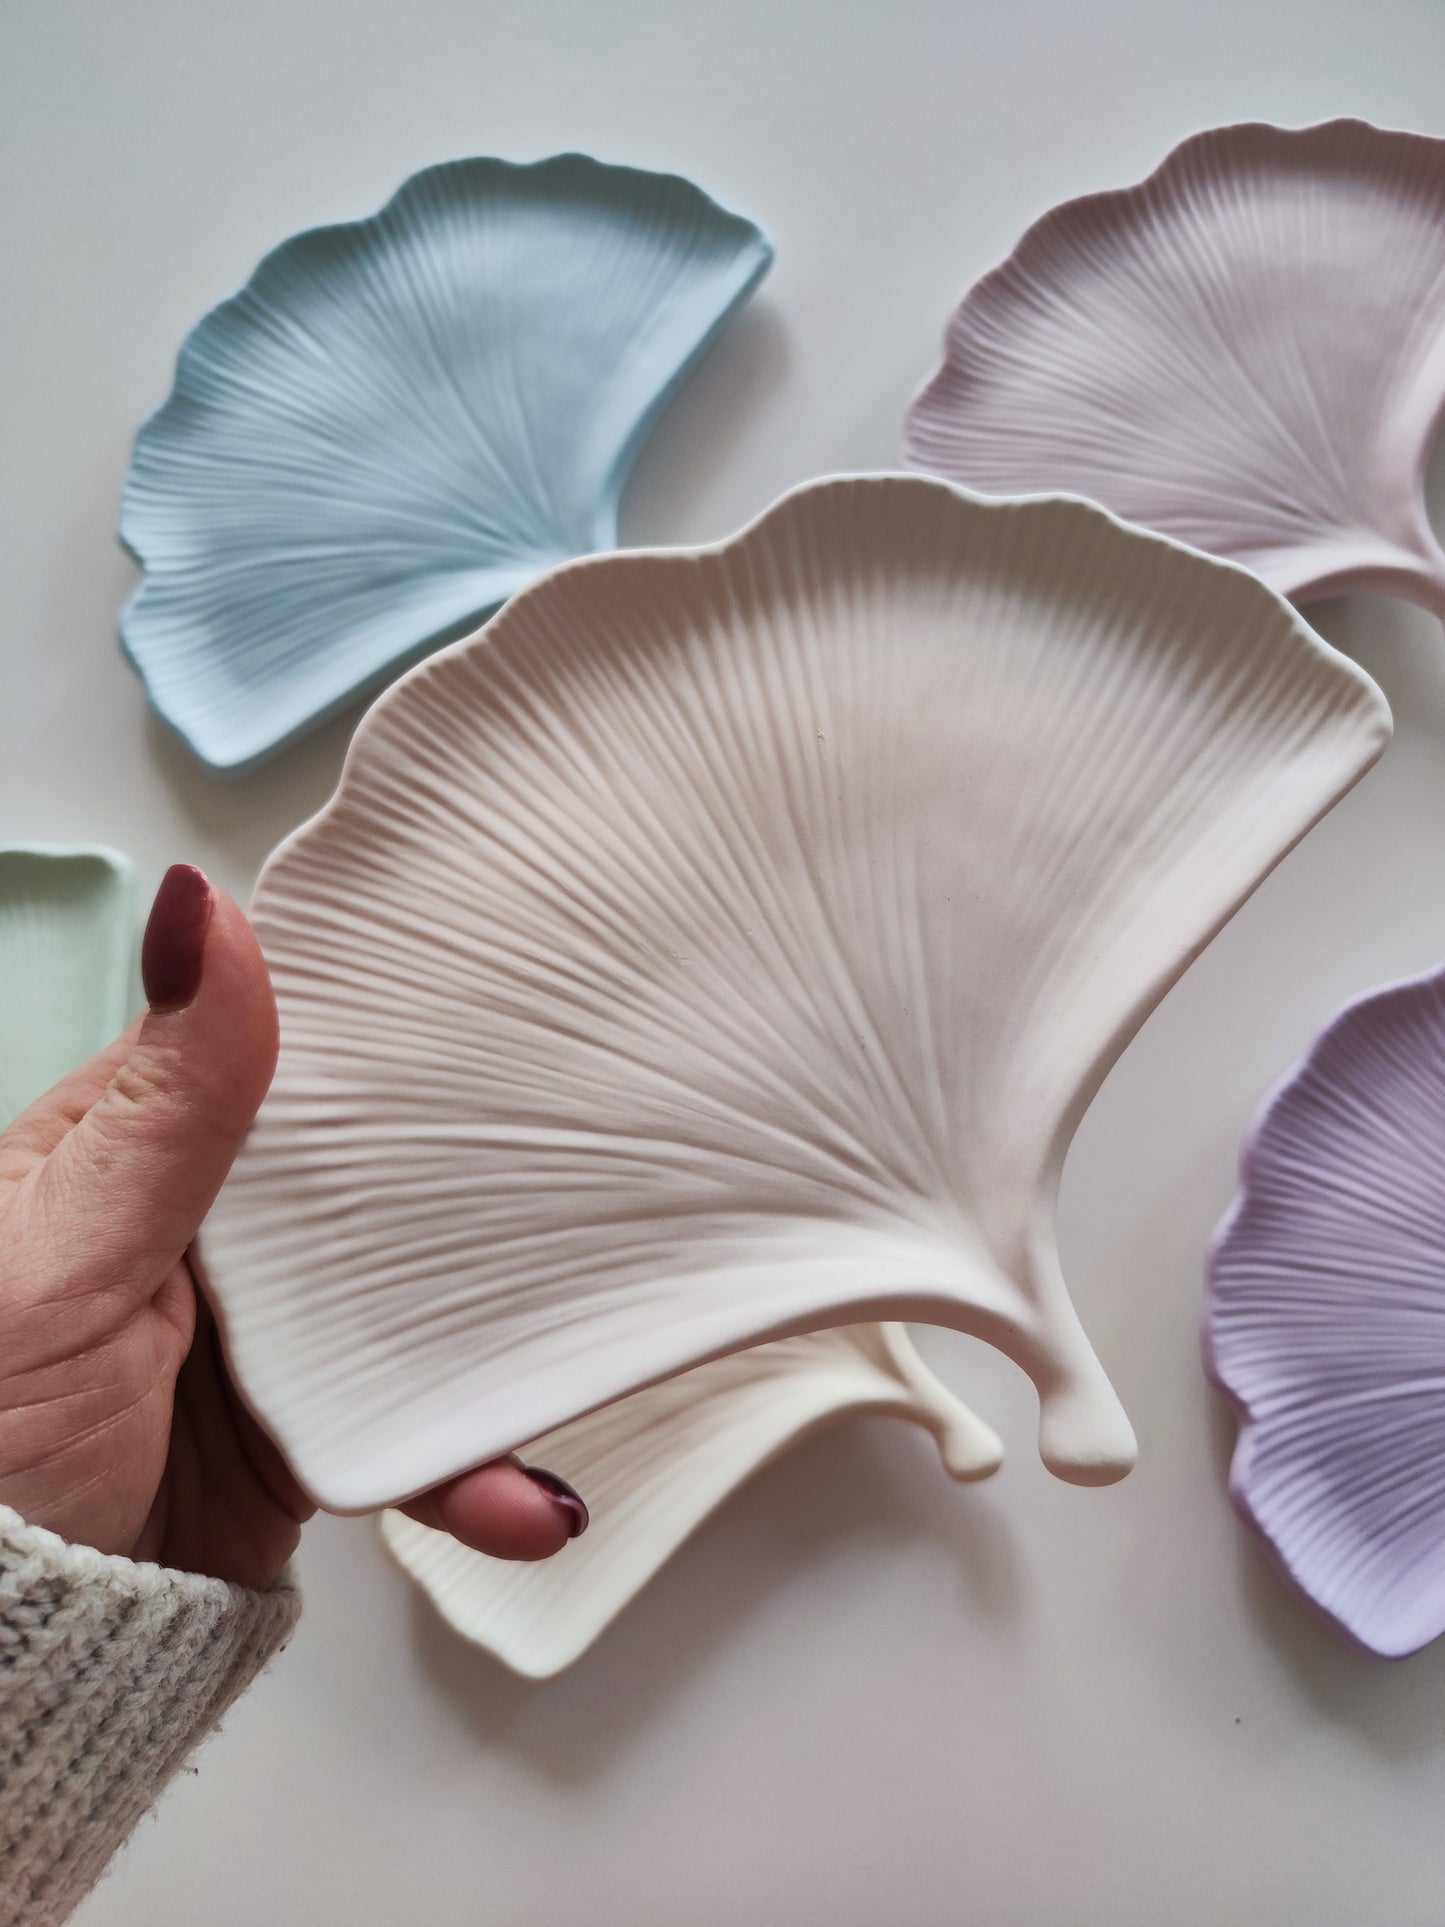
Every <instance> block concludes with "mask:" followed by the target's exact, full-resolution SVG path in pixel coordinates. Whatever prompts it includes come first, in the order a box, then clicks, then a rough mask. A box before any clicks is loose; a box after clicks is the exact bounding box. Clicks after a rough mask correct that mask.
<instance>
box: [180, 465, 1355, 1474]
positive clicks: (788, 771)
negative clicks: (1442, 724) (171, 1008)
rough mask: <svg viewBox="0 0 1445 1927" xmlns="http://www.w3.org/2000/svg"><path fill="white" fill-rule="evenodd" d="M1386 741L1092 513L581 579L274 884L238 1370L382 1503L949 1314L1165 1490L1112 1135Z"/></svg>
mask: <svg viewBox="0 0 1445 1927" xmlns="http://www.w3.org/2000/svg"><path fill="white" fill-rule="evenodd" d="M1389 727H1390V722H1389V712H1388V710H1387V708H1386V705H1385V702H1384V699H1383V698H1382V697H1381V695H1380V693H1379V691H1378V690H1377V689H1376V688H1375V686H1374V684H1373V683H1372V682H1371V681H1370V680H1369V678H1368V677H1366V676H1365V675H1363V674H1362V673H1361V672H1360V671H1358V670H1357V669H1355V668H1354V667H1353V666H1352V665H1351V664H1349V663H1348V662H1346V661H1345V660H1344V658H1343V657H1341V656H1339V655H1338V654H1337V653H1336V652H1335V651H1334V650H1332V649H1330V648H1329V647H1328V646H1327V645H1326V644H1324V643H1323V642H1321V640H1320V639H1319V638H1318V637H1317V636H1316V635H1314V633H1313V632H1312V631H1311V630H1310V629H1308V628H1307V627H1306V626H1305V625H1304V623H1303V622H1302V621H1301V620H1300V619H1299V618H1298V617H1297V616H1296V615H1295V614H1294V612H1293V611H1292V610H1291V609H1290V608H1289V607H1288V606H1287V605H1286V604H1285V603H1283V602H1281V601H1280V600H1279V599H1278V598H1277V597H1276V596H1274V595H1273V594H1272V593H1271V592H1270V591H1269V590H1268V589H1266V588H1265V587H1264V586H1263V585H1262V584H1261V583H1259V582H1258V581H1256V580H1255V579H1254V578H1253V577H1252V576H1249V575H1247V574H1246V573H1245V572H1244V571H1242V570H1238V569H1235V568H1232V567H1230V566H1229V565H1227V564H1224V563H1221V562H1217V561H1215V560H1213V559H1211V558H1208V557H1204V556H1200V555H1197V554H1194V553H1192V552H1190V551H1186V550H1182V549H1180V548H1178V547H1176V546H1175V545H1173V544H1171V543H1168V542H1165V541H1163V540H1162V539H1161V538H1159V537H1156V536H1150V535H1146V534H1143V533H1141V532H1140V531H1138V530H1132V529H1128V528H1125V527H1123V526H1122V525H1120V524H1119V523H1117V522H1115V521H1114V520H1113V518H1112V517H1110V516H1108V515H1106V514H1105V513H1104V512H1103V511H1102V510H1099V509H1097V508H1094V507H1093V506H1092V505H1090V504H1087V503H1083V502H1079V501H1073V500H1061V499H1054V500H1036V501H1029V502H1020V503H1008V504H998V503H990V502H985V501H982V500H980V499H978V498H975V497H970V496H968V495H966V494H964V493H963V492H961V491H958V490H955V489H953V488H951V487H950V486H949V485H947V484H946V483H943V482H937V481H931V480H929V479H927V478H925V477H922V476H872V477H860V478H854V479H841V480H834V481H829V482H821V483H815V484H812V485H810V486H808V487H805V488H801V489H799V490H797V491H795V492H794V493H793V494H792V495H790V496H787V497H785V498H784V499H783V501H782V502H780V503H779V504H777V505H776V506H774V507H773V508H772V509H770V510H769V511H768V512H767V513H766V514H765V515H764V516H763V517H762V518H761V519H760V520H759V521H757V522H756V523H754V524H753V525H752V526H751V527H750V528H748V529H747V530H745V531H744V532H743V533H742V534H741V535H740V536H738V537H736V538H735V539H734V540H733V541H731V542H727V543H724V544H722V545H721V546H719V547H717V548H713V549H703V550H698V551H694V552H691V553H685V552H672V553H657V554H629V555H617V556H610V557H597V558H593V559H591V560H588V561H585V562H581V563H576V564H573V565H572V566H570V567H567V568H563V569H560V570H558V571H556V572H555V573H553V574H552V575H551V576H549V577H548V578H546V580H544V581H542V582H540V583H538V584H536V585H534V586H533V587H532V588H531V589H529V590H528V591H527V592H526V593H525V594H524V595H522V596H518V597H514V598H513V600H512V601H511V602H510V603H509V604H508V605H507V607H506V608H505V609H504V610H503V611H502V612H501V613H500V614H499V615H498V616H497V617H496V619H495V620H494V621H493V622H492V623H491V624H490V625H489V626H488V628H487V629H486V630H485V631H483V632H482V633H481V634H480V635H478V636H474V637H472V638H470V639H468V640H467V641H465V642H463V643H460V644H458V645H456V646H454V647H453V648H451V649H449V650H447V651H445V652H443V653H442V654H440V655H438V656H436V657H434V658H432V659H431V660H430V661H429V662H428V663H425V664H422V665H421V666H420V667H419V668H417V669H416V670H414V671H412V673H411V674H410V675H409V676H408V677H407V678H406V679H405V680H404V681H403V682H402V683H400V684H399V685H398V686H397V687H396V689H395V690H393V691H391V692H389V694H388V695H387V696H385V697H383V698H382V700H381V701H380V702H379V703H378V704H377V705H376V706H375V707H374V708H373V709H372V711H371V713H370V715H369V716H368V717H367V718H366V719H365V721H364V722H363V724H362V726H361V728H360V730H359V732H358V734H357V736H356V738H355V740H354V742H353V744H352V748H351V753H350V755H349V757H348V759H347V763H346V767H345V770H344V772H343V776H342V782H341V787H340V789H339V791H338V793H337V795H336V797H335V799H334V800H333V802H332V803H331V805H330V806H329V807H328V808H327V809H326V810H324V811H323V812H322V813H321V815H320V816H319V817H317V818H316V819H315V820H314V821H313V822H311V823H310V824H309V825H306V826H304V827H303V828H302V829H301V830H300V831H298V832H297V833H296V834H295V835H294V836H293V837H292V838H291V839H289V840H288V842H286V843H285V844H283V845H282V847H281V849H280V850H279V852H278V853H277V854H276V855H275V856H274V857H273V858H272V859H271V861H270V862H269V863H268V864H267V866H266V868H265V870H264V872H263V874H262V878H261V881H260V884H259V886H258V888H257V893H256V898H255V903H254V914H255V919H256V924H257V928H258V930H259V932H260V936H261V941H262V943H263V945H264V947H265V950H266V954H267V957H268V960H269V962H270V965H271V970H272V974H273V977H274V980H275V983H276V988H277V994H278V998H279V1001H280V1008H281V1030H282V1037H283V1045H282V1054H281V1063H280V1068H279V1071H278V1074H277V1078H276V1082H275V1084H274V1086H273V1088H272V1092H271V1096H270V1098H269V1099H268V1101H267V1103H266V1105H265V1107H264V1108H263V1110H262V1113H261V1117H260V1120H259V1122H258V1125H257V1127H256V1129H255V1130H254V1131H253V1132H252V1134H251V1137H250V1139H249V1141H248V1143H247V1145H246V1148H245V1150H244V1151H243V1153H242V1155H241V1158H240V1159H239V1161H238V1163H237V1165H236V1167H235V1170H234V1172H233V1174H232V1177H231V1180H230V1181H229V1183H228V1184H227V1186H226V1188H225V1189H224V1191H223V1192H222V1194H221V1198H220V1200H219V1202H218V1204H217V1207H216V1210H215V1212H214V1213H213V1214H212V1218H211V1221H210V1225H209V1228H208V1231H207V1234H206V1252H207V1256H208V1259H209V1263H210V1266H211V1275H212V1278H213V1280H214V1284H215V1287H216V1291H217V1294H218V1297H219V1304H220V1309H221V1312H222V1315H223V1320H224V1325H225V1329H226V1331H227V1334H228V1338H229V1344H230V1348H231V1355H232V1360H233V1364H234V1367H235V1371H236V1374H237V1377H238V1380H239V1383H240V1384H241V1385H242V1386H243V1387H244V1389H245V1391H246V1393H247V1395H248V1396H249V1398H250V1399H251V1401H252V1403H253V1404H254V1406H255V1408H256V1410H257V1411H258V1412H259V1413H260V1414H261V1415H262V1417H263V1418H264V1420H265V1421H266V1423H267V1424H268V1425H269V1426H270V1427H271V1428H272V1430H273V1432H274V1433H275V1435H276V1436H277V1438H278V1439H279V1440H280V1442H281V1443H282V1445H283V1446H284V1448H285V1450H286V1452H287V1453H288V1455H289V1457H290V1459H291V1461H292V1463H293V1465H294V1466H295V1468H296V1470H297V1472H298V1474H299V1475H300V1477H301V1478H302V1480H303V1481H304V1483H305V1484H306V1485H307V1486H308V1487H309V1488H310V1489H311V1491H312V1492H313V1493H314V1494H315V1495H316V1496H317V1498H318V1499H319V1500H320V1501H321V1502H322V1503H324V1504H325V1505H327V1506H329V1507H332V1508H333V1509H336V1510H361V1509H365V1508H368V1507H371V1506H374V1505H377V1504H380V1503H383V1502H387V1501H391V1500H395V1499H397V1498H400V1497H403V1496H405V1495H406V1494H408V1493H410V1492H414V1491H416V1490H419V1489H421V1488H423V1487H425V1486H427V1485H429V1484H431V1483H432V1482H433V1481H434V1480H436V1479H439V1478H442V1477H444V1476H446V1475H447V1474H449V1473H452V1472H455V1471H457V1470H458V1469H459V1468H461V1467H463V1466H465V1465H466V1464H468V1463H470V1462H472V1461H475V1460H481V1459H485V1458H489V1457H491V1456H492V1455H493V1454H494V1453H496V1452H499V1451H503V1450H506V1449H508V1448H511V1447H514V1446H516V1445H517V1444H518V1443H519V1442H520V1441H523V1440H527V1439H532V1438H536V1437H537V1436H538V1435H539V1434H541V1433H543V1432H547V1431H551V1430H553V1429H554V1428H555V1427H557V1426H559V1425H562V1424H564V1423H565V1422H566V1421H568V1420H570V1419H573V1418H576V1417H578V1416H580V1415H581V1414H582V1413H584V1412H586V1411H589V1410H591V1409H592V1408H594V1407H595V1406H598V1405H600V1404H603V1403H605V1402H607V1401H610V1400H613V1399H616V1398H619V1397H621V1396H622V1395H623V1394H624V1393H626V1392H629V1391H631V1390H634V1389H636V1388H639V1387H641V1386H643V1385H646V1384H649V1383H651V1382H653V1381H655V1380H657V1379H659V1378H662V1377H665V1376H667V1375H670V1374H672V1373H674V1372H678V1371H681V1370H683V1369H685V1368H686V1367H688V1366H690V1365H693V1364H698V1363H701V1362H702V1361H703V1360H705V1359H707V1358H709V1357H715V1356H718V1355H720V1354H722V1353H725V1352H729V1351H735V1350H738V1349H740V1348H742V1347H744V1346H747V1345H750V1344H754V1343H756V1342H758V1341H760V1340H762V1339H766V1338H773V1337H784V1336H787V1335H788V1334H789V1333H791V1332H795V1331H804V1330H812V1329H818V1328H820V1327H823V1326H827V1325H834V1324H852V1323H858V1322H863V1321H866V1320H870V1319H875V1318H881V1317H898V1318H917V1319H923V1320H925V1321H928V1320H932V1321H936V1322H939V1323H943V1324H948V1325H953V1326H956V1327H958V1328H959V1329H962V1330H964V1331H969V1332H973V1333H976V1334H977V1335H979V1336H981V1337H983V1338H986V1339H988V1340H990V1341H992V1342H993V1343H995V1344H997V1345H999V1346H1000V1347H1001V1348H1002V1349H1003V1350H1005V1351H1006V1352H1008V1353H1009V1354H1010V1355H1011V1356H1012V1357H1014V1358H1015V1359H1016V1360H1017V1361H1018V1362H1019V1363H1020V1364H1021V1365H1023V1366H1024V1368H1025V1369H1026V1370H1027V1371H1028V1372H1029V1373H1030V1375H1031V1376H1032V1377H1033V1379H1034V1381H1035V1384H1036V1385H1037V1387H1038V1390H1039V1395H1040V1401H1041V1417H1040V1448H1041V1451H1042V1454H1043V1457H1044V1459H1045V1460H1046V1462H1047V1463H1048V1465H1049V1466H1050V1467H1051V1468H1052V1469H1053V1470H1054V1471H1055V1472H1057V1473H1058V1474H1059V1475H1060V1476H1061V1477H1064V1478H1068V1479H1074V1480H1077V1481H1080V1482H1083V1483H1098V1482H1101V1481H1104V1480H1108V1479H1113V1478H1116V1477H1118V1476H1119V1475H1120V1474H1121V1473H1123V1472H1124V1471H1125V1470H1127V1468H1128V1466H1129V1465H1130V1464H1131V1462H1132V1460H1133V1456H1134V1438H1133V1434H1132V1432H1131V1430H1130V1427H1129V1424H1128V1421H1127V1419H1126V1418H1125V1416H1124V1413H1123V1412H1122V1410H1121V1409H1120V1407H1119V1403H1118V1400H1117V1399H1116V1397H1115V1395H1114V1393H1113V1390H1112V1388H1111V1387H1110V1385H1109V1383H1108V1380H1107V1379H1106V1377H1105V1376H1104V1373H1103V1371H1102V1369H1101V1367H1100V1365H1099V1362H1098V1360H1097V1359H1096V1358H1095V1356H1094V1353H1093V1351H1092V1349H1091V1348H1090V1345H1089V1343H1088V1340H1087V1338H1086V1337H1085V1335H1084V1332H1083V1330H1082V1328H1081V1326H1080V1324H1079V1321H1078V1319H1077V1317H1076V1315H1075V1313H1074V1310H1073V1307H1072V1305H1071V1304H1070V1301H1069V1297H1068V1294H1067V1292H1066V1290H1065V1288H1064V1282H1063V1278H1062V1275H1061V1273H1060V1269H1059V1261H1058V1256H1057V1252H1056V1249H1055V1242H1054V1232H1053V1222H1052V1220H1053V1205H1054V1196H1055V1191H1056V1186H1057V1180H1058V1174H1059V1168H1060V1165H1061V1163H1062V1159H1063V1155H1064V1151H1065V1149H1066V1147H1067V1145H1068V1142H1069V1139H1070V1137H1071V1135H1072V1133H1073V1131H1074V1128H1075V1126H1076V1124H1077V1122H1078V1120H1079V1118H1080V1116H1081V1115H1082V1113H1083V1110H1084V1108H1085V1106H1086V1105H1087V1103H1088V1101H1089V1098H1090V1097H1091V1096H1092V1094H1093V1092H1094V1091H1095V1089H1096V1088H1097V1087H1098V1084H1099V1081H1100V1079H1101V1078H1102V1077H1103V1075H1104V1073H1105V1071H1106V1070H1107V1069H1108V1067H1109V1065H1110V1064H1111V1063H1112V1062H1113V1060H1114V1058H1115V1056H1116V1055H1117V1054H1118V1052H1119V1051H1120V1050H1121V1049H1122V1048H1123V1045H1124V1043H1125V1041H1126V1040H1127V1039H1128V1037H1129V1036H1130V1035H1131V1034H1132V1033H1133V1031H1134V1030H1135V1028H1136V1027H1137V1026H1138V1024H1139V1023H1140V1022H1141V1021H1142V1019H1143V1017H1144V1015H1145V1013H1146V1012H1147V1011H1148V1010H1149V1009H1150V1008H1151V1007H1152V1006H1153V1004H1154V1003H1155V1002H1156V1001H1157V999H1158V998H1159V997H1160V996H1162V995H1163V993H1164V991H1165V990H1166V989H1167V988H1168V986H1169V985H1170V984H1171V983H1172V982H1173V981H1174V979H1175V978H1176V977H1177V976H1178V975H1179V973H1180V972H1181V971H1182V970H1183V969H1184V968H1185V966H1186V965H1187V964H1188V962H1189V961H1190V959H1191V958H1192V957H1193V956H1194V955H1195V954H1196V953H1197V951H1198V950H1199V949H1200V948H1201V947H1202V946H1203V944H1204V943H1206V942H1207V941H1208V939H1209V937H1210V936H1211V935H1212V934H1213V932H1214V931H1215V930H1216V929H1217V928H1218V927H1219V925H1220V924H1221V923H1222V922H1223V921H1224V919H1225V918H1226V917H1228V915H1229V914H1230V912H1231V911H1232V910H1233V909H1234V908H1235V907H1236V905H1237V904H1238V903H1239V902H1240V901H1241V899H1242V898H1243V897H1245V896H1246V895H1248V893H1249V892H1250V890H1252V889H1253V888H1254V886H1255V885H1256V884H1257V883H1258V882H1259V880H1260V878H1261V877H1262V876H1263V875H1264V874H1265V873H1266V872H1267V871H1268V870H1269V869H1270V867H1271V866H1272V865H1273V864H1274V863H1275V862H1277V861H1278V859H1279V858H1280V856H1281V855H1282V854H1283V853H1284V851H1285V850H1287V849H1288V848H1289V847H1290V845H1291V844H1292V843H1293V842H1294V841H1295V840H1296V839H1297V838H1298V837H1300V836H1302V835H1303V834H1304V832H1305V831H1306V830H1307V829H1308V828H1309V826H1310V825H1311V824H1312V823H1313V822H1314V821H1315V820H1316V818H1317V817H1318V816H1319V815H1320V814H1321V813H1322V812H1323V811H1324V810H1326V809H1327V808H1328V807H1329V805H1330V804H1331V803H1332V802H1333V801H1334V800H1335V798H1336V797H1337V796H1338V795H1339V794H1340V793H1341V792H1342V791H1343V790H1344V789H1346V788H1347V787H1348V786H1349V784H1350V783H1352V782H1353V781H1354V780H1355V778H1356V777H1357V776H1358V775H1359V774H1360V772H1361V771H1362V770H1363V769H1365V768H1366V767H1367V766H1368V765H1369V763H1370V762H1371V761H1372V760H1373V759H1374V758H1375V757H1376V756H1377V755H1378V754H1379V753H1380V751H1381V749H1382V748H1383V746H1384V743H1385V741H1386V738H1387V736H1388V734H1389ZM1141 1288H1143V1287H1142V1285H1141Z"/></svg>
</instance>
